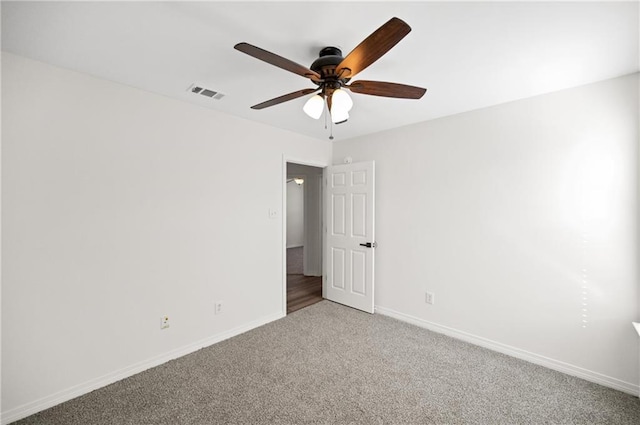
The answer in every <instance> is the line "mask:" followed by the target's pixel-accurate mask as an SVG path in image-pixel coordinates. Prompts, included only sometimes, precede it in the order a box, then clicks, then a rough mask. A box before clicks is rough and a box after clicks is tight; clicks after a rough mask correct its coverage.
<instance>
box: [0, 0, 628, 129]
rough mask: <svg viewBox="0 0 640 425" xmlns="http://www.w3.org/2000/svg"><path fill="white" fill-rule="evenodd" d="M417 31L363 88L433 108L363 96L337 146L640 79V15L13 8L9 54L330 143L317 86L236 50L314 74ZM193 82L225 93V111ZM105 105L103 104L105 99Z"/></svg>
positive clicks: (600, 8) (483, 7)
mask: <svg viewBox="0 0 640 425" xmlns="http://www.w3.org/2000/svg"><path fill="white" fill-rule="evenodd" d="M393 16H397V17H399V18H401V19H403V20H404V21H406V22H407V23H408V24H409V25H410V26H411V27H412V28H413V30H412V32H411V33H409V35H408V36H407V37H405V38H404V39H403V40H402V41H401V42H400V43H399V44H398V45H396V46H395V47H394V48H393V49H392V50H391V51H389V52H388V53H387V54H386V55H385V56H383V57H382V58H381V59H380V60H378V61H377V62H376V63H374V64H373V65H371V66H370V67H369V68H367V69H366V70H364V71H363V72H361V73H360V74H359V75H358V76H357V77H356V78H355V79H354V80H358V79H367V80H381V81H392V82H398V83H404V84H409V85H416V86H422V87H426V88H427V89H428V91H427V93H426V94H425V96H424V97H423V98H422V99H421V100H398V99H390V98H382V97H375V96H365V95H358V94H353V95H352V98H353V100H354V103H355V106H354V108H353V110H352V111H351V118H350V120H349V121H348V122H347V123H345V124H341V125H339V126H334V136H335V138H336V140H344V139H347V138H352V137H357V136H362V135H365V134H370V133H374V132H378V131H382V130H385V129H389V128H394V127H399V126H403V125H407V124H411V123H415V122H420V121H425V120H429V119H434V118H438V117H442V116H446V115H451V114H456V113H460V112H464V111H469V110H473V109H477V108H483V107H487V106H491V105H496V104H500V103H504V102H509V101H513V100H516V99H521V98H526V97H530V96H535V95H538V94H542V93H547V92H551V91H556V90H560V89H564V88H568V87H573V86H577V85H581V84H586V83H591V82H595V81H599V80H603V79H608V78H613V77H617V76H620V75H625V74H629V73H632V72H636V71H638V70H639V59H638V58H639V53H638V50H639V43H638V26H639V24H638V20H639V12H638V3H637V2H620V3H614V2H604V3H597V2H568V3H547V2H545V3H542V2H531V3H528V2H495V3H490V2H471V3H461V2H396V1H393V2H353V3H345V2H326V1H324V2H266V1H263V2H251V3H245V2H140V3H138V2H118V3H115V2H104V3H103V2H69V3H67V2H43V3H40V2H19V3H17V2H16V3H14V2H5V1H3V2H2V49H3V50H5V51H9V52H12V53H16V54H19V55H23V56H27V57H30V58H34V59H37V60H40V61H43V62H48V63H51V64H54V65H58V66H61V67H65V68H69V69H73V70H77V71H81V72H85V73H89V74H92V75H95V76H98V77H102V78H106V79H108V80H112V81H116V82H119V83H122V84H126V85H129V86H133V87H138V88H140V89H144V90H147V91H150V92H155V93H159V94H162V95H166V96H169V97H172V98H176V99H181V100H184V101H186V102H191V103H195V104H198V105H201V106H203V107H208V108H212V109H215V110H219V111H222V112H225V113H229V114H233V115H237V116H240V117H244V118H247V119H249V120H254V121H258V122H262V123H266V124H269V125H272V126H275V127H279V128H282V129H287V130H290V131H293V132H296V133H300V134H304V135H307V136H310V137H314V138H319V139H322V140H327V137H328V131H327V130H325V129H324V120H323V119H320V120H318V121H315V120H313V119H311V118H309V117H307V116H306V115H305V114H304V113H303V112H302V106H303V104H304V102H305V100H306V97H304V98H299V99H296V100H293V101H290V102H287V103H283V104H280V105H277V106H274V107H271V108H267V109H264V110H260V111H256V110H252V109H250V108H249V107H250V106H251V105H254V104H256V103H259V102H262V101H265V100H268V99H271V98H274V97H277V96H280V95H282V94H286V93H289V92H293V91H296V90H299V89H303V88H308V87H314V85H313V84H312V83H311V82H310V81H309V80H307V79H305V78H302V77H300V76H297V75H295V74H292V73H290V72H287V71H284V70H282V69H279V68H276V67H274V66H271V65H269V64H266V63H264V62H261V61H259V60H257V59H254V58H252V57H250V56H247V55H245V54H243V53H240V52H238V51H236V50H234V49H233V46H234V45H235V44H236V43H238V42H241V41H245V42H248V43H251V44H254V45H256V46H258V47H261V48H263V49H266V50H269V51H271V52H273V53H276V54H278V55H281V56H284V57H286V58H288V59H291V60H293V61H294V62H298V63H300V64H303V65H305V66H310V65H311V63H312V62H313V60H314V59H315V58H316V57H317V54H318V51H319V50H320V48H322V47H325V46H330V45H334V46H339V47H341V48H342V49H343V53H344V54H345V55H346V54H347V53H348V52H349V51H351V49H353V48H354V47H355V46H356V45H357V44H358V43H360V42H361V41H362V40H363V39H364V38H365V37H366V36H368V35H369V34H371V33H372V32H373V31H374V30H376V29H377V28H378V27H379V26H380V25H382V24H383V23H385V22H386V21H387V20H389V19H390V18H391V17H393ZM192 83H198V84H202V85H204V86H205V87H209V88H212V89H214V90H217V91H220V92H222V93H224V94H225V95H226V96H225V97H224V98H223V99H221V100H218V101H214V100H210V99H208V98H205V97H202V96H198V95H194V94H192V93H190V92H188V91H187V88H188V87H189V86H190V85H191V84H192ZM96 101H99V100H97V99H96Z"/></svg>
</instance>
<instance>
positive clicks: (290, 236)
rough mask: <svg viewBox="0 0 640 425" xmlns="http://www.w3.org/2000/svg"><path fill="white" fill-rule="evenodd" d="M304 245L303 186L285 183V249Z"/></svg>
mask: <svg viewBox="0 0 640 425" xmlns="http://www.w3.org/2000/svg"><path fill="white" fill-rule="evenodd" d="M303 245H304V186H303V185H298V184H296V183H294V182H289V183H287V248H294V247H298V246H303Z"/></svg>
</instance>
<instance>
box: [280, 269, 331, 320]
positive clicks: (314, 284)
mask: <svg viewBox="0 0 640 425" xmlns="http://www.w3.org/2000/svg"><path fill="white" fill-rule="evenodd" d="M319 301H322V277H321V276H305V275H302V274H288V275H287V314H289V313H293V312H294V311H297V310H300V309H301V308H305V307H308V306H310V305H312V304H315V303H317V302H319Z"/></svg>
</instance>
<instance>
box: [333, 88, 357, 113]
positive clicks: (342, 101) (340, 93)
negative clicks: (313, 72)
mask: <svg viewBox="0 0 640 425" xmlns="http://www.w3.org/2000/svg"><path fill="white" fill-rule="evenodd" d="M333 108H338V109H341V110H342V109H344V110H346V111H347V112H349V111H350V110H351V108H353V100H351V97H350V96H349V95H348V94H347V91H346V90H343V89H338V90H335V91H334V92H333V94H332V95H331V109H333Z"/></svg>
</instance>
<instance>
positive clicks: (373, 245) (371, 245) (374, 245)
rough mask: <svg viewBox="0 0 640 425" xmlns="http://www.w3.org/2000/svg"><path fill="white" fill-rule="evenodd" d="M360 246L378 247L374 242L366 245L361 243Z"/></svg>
mask: <svg viewBox="0 0 640 425" xmlns="http://www.w3.org/2000/svg"><path fill="white" fill-rule="evenodd" d="M360 246H365V247H367V248H375V247H377V246H378V244H377V243H376V242H373V243H371V242H367V243H361V244H360Z"/></svg>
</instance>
